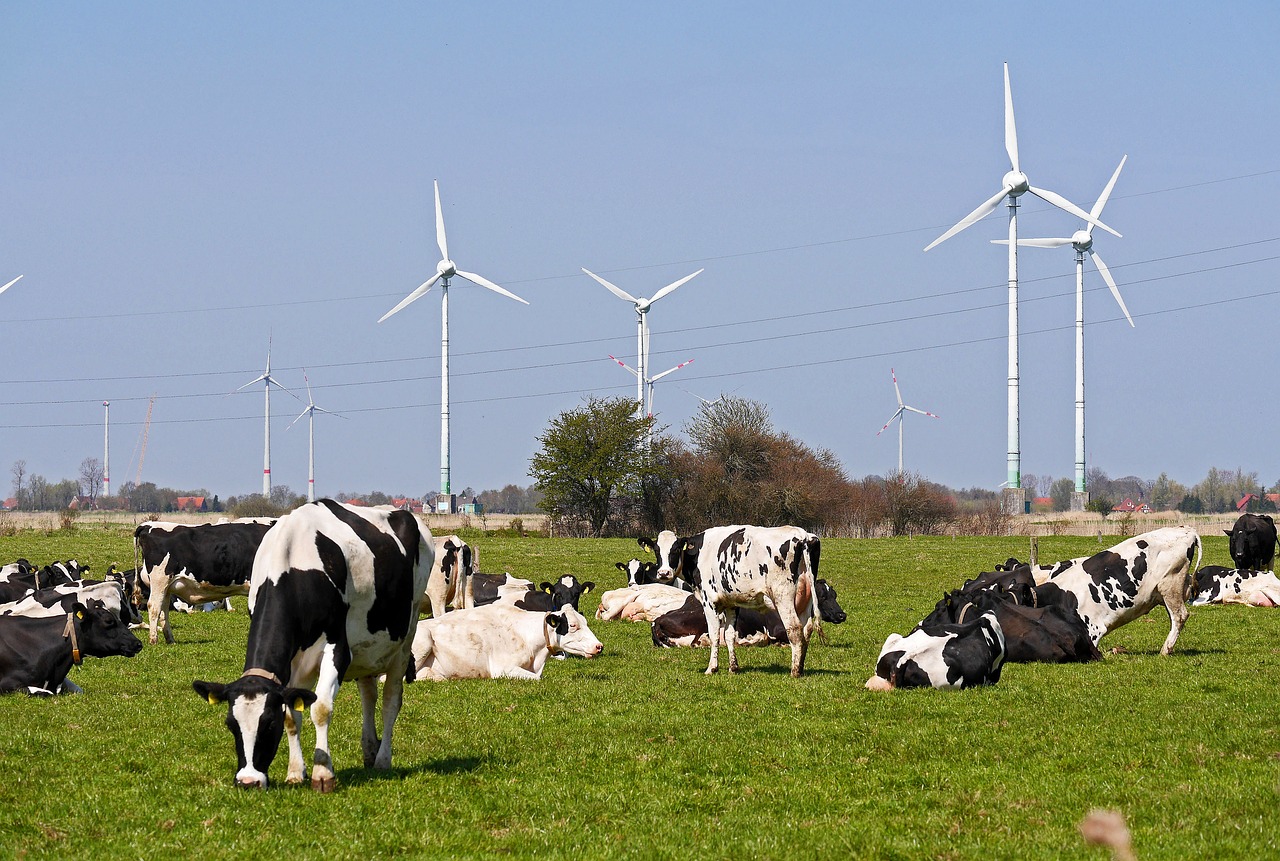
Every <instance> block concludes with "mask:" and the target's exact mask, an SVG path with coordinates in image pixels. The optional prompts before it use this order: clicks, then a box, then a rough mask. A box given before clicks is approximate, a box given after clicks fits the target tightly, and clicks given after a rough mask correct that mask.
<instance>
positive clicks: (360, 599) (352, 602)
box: [192, 499, 435, 792]
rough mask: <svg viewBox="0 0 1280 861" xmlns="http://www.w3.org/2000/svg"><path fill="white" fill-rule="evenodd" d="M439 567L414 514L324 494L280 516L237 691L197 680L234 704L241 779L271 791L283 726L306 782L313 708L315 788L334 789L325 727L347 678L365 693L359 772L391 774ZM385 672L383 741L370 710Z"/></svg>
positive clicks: (295, 779) (269, 543) (259, 573)
mask: <svg viewBox="0 0 1280 861" xmlns="http://www.w3.org/2000/svg"><path fill="white" fill-rule="evenodd" d="M434 561H435V548H434V546H433V545H432V542H431V533H430V532H427V531H426V530H425V529H420V528H419V526H418V521H417V519H415V518H414V516H413V515H412V514H410V513H409V512H407V511H382V510H379V509H374V508H365V507H354V506H347V505H343V504H341V503H338V502H334V501H333V500H332V499H322V500H320V501H318V502H312V503H308V504H306V505H303V506H301V507H299V508H297V509H295V510H294V511H292V512H290V513H289V514H287V515H285V516H284V517H282V518H280V521H279V522H278V523H277V524H276V525H275V526H274V527H273V528H272V529H271V531H270V532H268V533H267V534H266V536H265V537H264V538H263V540H262V546H261V548H259V551H258V554H257V557H256V558H255V559H254V562H253V575H252V579H251V581H250V591H249V642H248V645H247V647H246V649H245V658H244V672H243V674H242V675H241V676H240V678H239V679H237V680H235V681H234V682H231V683H230V684H216V683H213V682H204V681H196V682H193V683H192V687H193V688H194V689H195V691H196V693H197V694H199V695H200V696H201V697H202V698H205V699H207V700H208V701H209V702H210V703H219V702H225V703H227V727H228V728H229V729H230V730H231V734H232V735H233V736H234V737H235V742H236V758H237V771H236V783H237V784H239V785H240V786H244V787H265V786H266V785H267V769H268V767H269V766H270V764H271V761H272V760H273V759H274V758H275V755H276V749H277V748H278V747H279V746H280V735H281V733H282V731H286V732H287V733H288V741H289V771H288V775H287V777H286V782H288V783H302V782H303V781H305V780H306V764H305V762H304V760H303V757H302V744H301V742H300V741H299V738H298V725H299V723H300V721H301V714H300V712H301V710H302V709H303V708H304V707H305V706H310V707H311V720H312V722H313V723H314V724H315V727H316V749H315V757H314V760H313V762H312V772H311V787H312V789H315V790H318V791H320V792H332V791H333V789H334V788H335V786H336V779H335V778H334V771H333V761H332V758H331V757H330V754H329V720H330V718H331V716H332V714H333V701H334V697H335V696H336V695H337V693H338V686H339V685H341V684H342V682H343V681H344V680H347V679H355V680H356V682H357V684H358V685H359V687H360V704H361V706H362V711H363V714H364V722H363V727H362V731H361V734H360V743H361V744H360V746H361V749H362V751H363V753H364V765H365V767H366V768H368V767H370V766H372V767H374V768H378V769H387V768H390V767H391V732H392V727H393V726H394V724H395V720H396V716H397V715H398V714H399V712H400V705H401V702H402V695H403V686H404V682H405V677H406V673H407V671H408V669H409V665H410V663H411V662H412V660H413V654H412V651H411V646H412V644H413V632H414V624H415V623H416V622H417V619H418V608H419V606H420V605H421V604H422V596H423V594H424V593H425V592H426V590H427V578H428V577H429V576H430V573H431V567H432V564H433V563H434ZM382 674H385V676H386V683H385V685H384V688H383V694H382V740H381V741H379V740H378V733H377V729H376V727H375V725H374V711H375V707H376V703H375V700H376V698H377V695H378V677H379V675H382ZM312 687H314V692H313V691H312V690H310V688H312Z"/></svg>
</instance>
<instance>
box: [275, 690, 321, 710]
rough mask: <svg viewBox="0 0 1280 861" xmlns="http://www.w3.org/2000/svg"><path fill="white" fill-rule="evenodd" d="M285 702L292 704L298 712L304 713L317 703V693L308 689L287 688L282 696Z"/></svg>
mask: <svg viewBox="0 0 1280 861" xmlns="http://www.w3.org/2000/svg"><path fill="white" fill-rule="evenodd" d="M282 696H283V697H284V701H285V702H286V703H290V704H291V705H292V708H293V710H294V711H296V712H300V711H304V710H306V709H308V708H310V707H311V704H312V703H314V702H315V701H316V694H315V691H309V690H307V689H306V688H285V689H284V693H283V694H282Z"/></svg>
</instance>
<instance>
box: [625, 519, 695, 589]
mask: <svg viewBox="0 0 1280 861" xmlns="http://www.w3.org/2000/svg"><path fill="white" fill-rule="evenodd" d="M636 543H637V544H639V545H640V546H641V547H644V548H647V549H648V550H651V551H653V555H654V559H655V561H656V563H657V565H658V569H657V571H656V572H655V576H656V578H657V579H656V580H654V582H655V583H666V584H668V585H670V584H671V581H672V580H674V579H675V578H676V577H677V576H678V572H679V570H680V559H681V556H682V555H683V552H684V545H685V542H684V541H683V540H681V538H680V536H678V535H676V534H675V533H674V532H672V531H671V530H670V529H664V530H663V531H662V532H659V533H658V537H657V538H645V537H643V536H641V537H640V538H637V539H636Z"/></svg>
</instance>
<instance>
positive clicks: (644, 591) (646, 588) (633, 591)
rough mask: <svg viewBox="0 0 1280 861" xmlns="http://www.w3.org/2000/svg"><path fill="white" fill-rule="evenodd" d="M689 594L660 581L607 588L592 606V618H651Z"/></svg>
mask: <svg viewBox="0 0 1280 861" xmlns="http://www.w3.org/2000/svg"><path fill="white" fill-rule="evenodd" d="M692 597H693V596H692V595H690V594H689V593H688V592H686V591H684V590H683V589H677V588H676V587H675V586H667V585H665V584H662V583H645V584H644V585H642V586H624V587H623V588H621V589H610V590H609V591H607V592H605V593H604V594H603V595H601V596H600V606H598V607H596V618H597V619H602V620H610V619H623V620H625V621H628V622H652V621H653V620H654V619H657V618H658V617H659V616H662V615H665V614H666V613H670V612H671V611H672V610H677V609H679V608H680V607H682V606H684V603H685V602H686V601H688V600H689V599H690V598H692ZM699 606H701V605H699Z"/></svg>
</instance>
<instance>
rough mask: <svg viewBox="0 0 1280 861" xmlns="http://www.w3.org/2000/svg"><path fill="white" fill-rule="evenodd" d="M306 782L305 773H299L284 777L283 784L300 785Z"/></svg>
mask: <svg viewBox="0 0 1280 861" xmlns="http://www.w3.org/2000/svg"><path fill="white" fill-rule="evenodd" d="M306 782H307V775H306V774H301V775H297V774H291V775H289V776H288V777H286V778H285V779H284V785H285V786H302V785H303V784H305V783H306Z"/></svg>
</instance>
